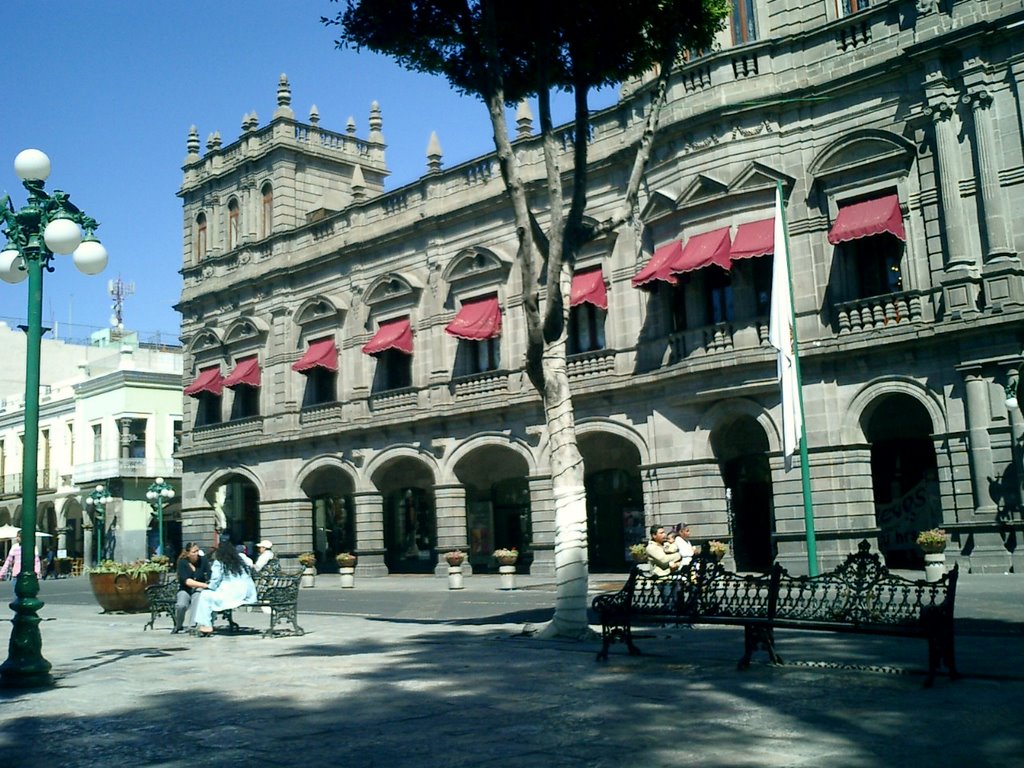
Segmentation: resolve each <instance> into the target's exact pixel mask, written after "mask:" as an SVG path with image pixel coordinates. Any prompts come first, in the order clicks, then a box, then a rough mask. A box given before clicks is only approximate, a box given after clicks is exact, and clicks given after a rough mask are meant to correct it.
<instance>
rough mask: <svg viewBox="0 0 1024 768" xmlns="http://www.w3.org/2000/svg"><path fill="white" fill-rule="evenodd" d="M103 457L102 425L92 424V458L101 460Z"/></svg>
mask: <svg viewBox="0 0 1024 768" xmlns="http://www.w3.org/2000/svg"><path fill="white" fill-rule="evenodd" d="M102 459H103V425H102V424H93V425H92V460H93V461H101V460H102Z"/></svg>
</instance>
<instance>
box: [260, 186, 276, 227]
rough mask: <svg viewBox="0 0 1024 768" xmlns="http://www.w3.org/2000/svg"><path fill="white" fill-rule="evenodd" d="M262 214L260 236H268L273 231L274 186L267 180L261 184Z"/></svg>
mask: <svg viewBox="0 0 1024 768" xmlns="http://www.w3.org/2000/svg"><path fill="white" fill-rule="evenodd" d="M262 191H263V216H262V222H261V225H262V229H261V231H260V237H270V233H271V232H273V231H274V188H273V186H271V184H270V182H269V181H268V182H267V183H266V184H264V185H263V190H262Z"/></svg>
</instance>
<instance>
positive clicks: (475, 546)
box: [455, 445, 533, 573]
mask: <svg viewBox="0 0 1024 768" xmlns="http://www.w3.org/2000/svg"><path fill="white" fill-rule="evenodd" d="M528 472H529V466H528V464H527V462H526V459H524V458H523V457H522V456H521V455H520V454H518V453H517V452H516V451H514V450H512V449H510V448H506V447H504V446H500V445H485V446H481V447H479V448H477V449H475V450H473V451H471V452H470V453H469V454H468V455H466V456H465V457H463V458H462V459H461V460H460V461H459V463H458V465H456V467H455V476H456V477H457V478H458V479H459V482H460V483H462V484H463V485H464V486H465V488H466V534H467V541H468V542H469V561H470V563H471V564H472V566H473V570H474V571H475V572H477V573H482V572H486V571H492V570H497V567H498V566H497V563H496V562H495V561H494V558H493V557H491V553H493V552H494V550H495V549H497V548H499V547H504V548H506V549H516V550H517V551H518V552H519V558H518V559H517V560H516V570H517V571H518V572H520V573H529V572H530V564H531V563H532V562H533V551H532V549H531V541H532V521H531V516H530V486H529V482H528V480H527V474H528Z"/></svg>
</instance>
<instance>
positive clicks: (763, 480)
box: [711, 415, 778, 572]
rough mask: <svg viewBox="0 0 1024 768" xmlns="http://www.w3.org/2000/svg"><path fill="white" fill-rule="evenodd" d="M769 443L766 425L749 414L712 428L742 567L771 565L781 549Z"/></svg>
mask: <svg viewBox="0 0 1024 768" xmlns="http://www.w3.org/2000/svg"><path fill="white" fill-rule="evenodd" d="M768 447H769V446H768V436H767V435H766V434H765V432H764V428H763V427H762V426H761V425H760V424H758V422H757V420H756V419H754V418H753V417H752V416H748V415H741V416H737V417H736V418H734V419H733V420H731V421H729V422H727V423H725V424H723V425H721V426H719V427H717V428H716V429H715V430H714V431H713V432H712V434H711V448H712V450H713V451H714V453H715V456H716V457H717V458H718V462H719V466H720V467H721V471H722V480H723V482H724V483H725V488H726V499H727V503H728V513H729V531H730V533H731V534H732V554H733V558H734V559H735V560H736V570H738V571H762V572H763V571H767V570H768V569H769V568H771V565H772V562H773V561H774V560H775V556H776V555H777V554H778V550H777V547H776V543H775V537H774V535H773V534H774V532H775V504H774V499H773V490H772V473H771V466H770V465H769V462H768Z"/></svg>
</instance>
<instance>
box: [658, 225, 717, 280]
mask: <svg viewBox="0 0 1024 768" xmlns="http://www.w3.org/2000/svg"><path fill="white" fill-rule="evenodd" d="M730 245H731V243H730V242H729V227H722V228H721V229H716V230H714V231H712V232H703V233H702V234H699V235H694V236H693V237H691V238H690V239H689V240H687V241H686V247H685V248H683V252H682V253H681V254H680V255H679V258H678V259H676V260H675V261H674V262H673V263H672V265H671V267H670V269H671V270H672V272H673V274H678V273H680V272H692V271H693V270H695V269H703V268H704V267H708V266H711V265H712V264H717V265H718V266H720V267H721V268H722V269H729V267H731V266H732V260H731V259H730V258H729V247H730Z"/></svg>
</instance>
